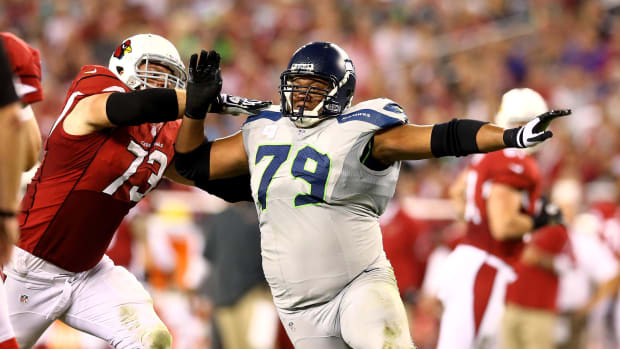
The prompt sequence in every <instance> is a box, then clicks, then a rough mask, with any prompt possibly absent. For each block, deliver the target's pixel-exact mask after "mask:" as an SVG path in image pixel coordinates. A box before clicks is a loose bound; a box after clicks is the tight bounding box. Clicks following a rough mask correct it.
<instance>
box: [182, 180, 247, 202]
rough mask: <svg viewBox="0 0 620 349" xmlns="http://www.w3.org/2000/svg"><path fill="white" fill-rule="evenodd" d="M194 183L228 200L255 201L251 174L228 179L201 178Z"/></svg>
mask: <svg viewBox="0 0 620 349" xmlns="http://www.w3.org/2000/svg"><path fill="white" fill-rule="evenodd" d="M194 183H196V187H198V188H200V189H202V190H204V191H206V192H207V193H209V194H211V195H215V196H217V197H219V198H221V199H224V200H226V201H228V202H239V201H250V202H252V201H253V199H252V189H251V188H250V175H249V174H248V175H243V176H238V177H233V178H226V179H215V180H206V181H203V180H202V179H199V180H197V181H196V182H194Z"/></svg>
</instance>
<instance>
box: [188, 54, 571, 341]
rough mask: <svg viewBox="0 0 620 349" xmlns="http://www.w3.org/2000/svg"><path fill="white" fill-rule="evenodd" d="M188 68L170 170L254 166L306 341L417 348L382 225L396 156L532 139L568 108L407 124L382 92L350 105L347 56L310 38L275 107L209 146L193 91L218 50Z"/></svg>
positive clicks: (294, 320)
mask: <svg viewBox="0 0 620 349" xmlns="http://www.w3.org/2000/svg"><path fill="white" fill-rule="evenodd" d="M189 72H190V79H189V83H188V89H187V103H188V106H192V107H191V108H188V109H187V110H186V113H185V116H184V118H183V124H182V126H181V129H180V130H179V134H178V138H177V143H176V151H177V155H176V161H177V169H178V170H179V172H180V173H181V174H182V175H184V176H185V177H186V178H188V179H194V180H204V179H207V178H209V179H217V178H227V177H230V176H236V175H242V174H247V173H249V174H250V176H251V187H252V199H253V200H254V202H255V204H256V209H257V212H258V215H259V220H260V230H261V249H262V257H263V268H264V271H265V276H266V278H267V281H268V282H269V285H270V287H271V291H272V294H273V298H274V302H275V304H276V306H277V308H278V312H279V315H280V319H281V321H282V323H283V324H284V327H285V328H286V331H287V333H288V335H289V337H290V338H291V340H292V342H293V343H294V345H295V347H296V348H301V349H306V348H313V349H316V348H319V349H320V348H330V349H331V348H349V347H352V348H413V347H414V346H413V343H412V341H411V336H410V334H409V326H408V324H407V318H406V315H405V309H404V307H403V303H402V301H401V299H400V296H399V293H398V289H397V286H396V280H395V278H394V273H393V271H392V268H391V266H390V263H389V261H388V260H387V259H386V257H385V253H384V252H383V246H382V242H381V231H380V229H379V215H381V213H383V211H384V209H385V207H386V205H387V203H388V201H389V200H390V198H391V197H392V195H393V194H394V188H395V184H396V180H397V178H398V171H399V168H400V160H406V159H409V160H411V159H424V158H431V157H440V156H447V155H456V156H462V155H467V154H471V153H478V152H488V151H493V150H498V149H502V148H505V147H509V146H510V147H529V146H532V145H535V144H537V143H539V142H542V141H543V140H545V139H547V138H549V137H551V133H550V132H549V131H546V128H547V126H548V125H549V122H550V121H551V120H552V119H553V118H555V117H557V116H562V115H567V114H568V113H570V112H569V111H556V112H551V113H548V114H544V115H541V116H540V117H539V118H537V119H536V120H534V121H532V122H530V123H528V124H527V125H525V126H524V127H520V128H515V129H509V130H504V129H503V128H500V127H497V126H494V125H491V124H488V123H483V122H479V121H474V120H466V119H462V120H456V119H454V120H452V121H450V122H447V123H444V124H437V125H430V126H417V125H410V124H408V121H407V116H406V115H405V112H404V111H403V109H402V108H401V107H400V106H399V105H398V104H396V103H395V102H393V101H391V100H389V99H374V100H369V101H365V102H361V103H359V104H357V105H355V106H351V102H352V99H353V94H354V91H355V80H356V76H355V69H354V66H353V62H352V61H351V59H350V58H349V57H348V55H347V54H346V53H345V52H344V51H343V50H342V49H341V48H340V47H338V46H336V45H334V44H332V43H328V42H313V43H309V44H307V45H305V46H303V47H301V48H300V49H298V50H297V51H296V52H295V54H294V55H293V57H292V59H291V61H290V62H289V65H288V67H287V69H286V71H284V73H282V75H281V85H280V88H279V90H280V95H281V106H280V108H271V109H269V110H265V111H263V112H262V113H260V114H258V115H255V116H251V117H249V118H248V119H247V121H246V122H245V124H244V125H243V128H242V130H241V132H239V133H236V134H234V135H232V136H230V137H226V138H223V139H218V140H216V141H214V142H211V141H208V140H206V139H205V136H204V132H203V122H204V118H205V115H206V113H207V111H208V110H209V102H210V101H205V100H204V99H202V100H201V99H200V96H199V93H197V94H196V95H194V93H193V89H194V88H195V87H199V86H204V85H207V84H215V81H217V80H218V77H219V76H220V69H219V56H218V54H217V53H216V52H214V51H211V52H205V51H203V52H202V53H201V55H200V59H198V57H197V55H194V56H193V57H192V59H191V61H190V67H189ZM188 110H189V111H191V113H190V112H188Z"/></svg>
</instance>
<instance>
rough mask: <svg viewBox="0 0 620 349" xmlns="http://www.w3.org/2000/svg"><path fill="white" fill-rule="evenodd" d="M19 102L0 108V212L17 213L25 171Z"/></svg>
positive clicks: (22, 128) (22, 129)
mask: <svg viewBox="0 0 620 349" xmlns="http://www.w3.org/2000/svg"><path fill="white" fill-rule="evenodd" d="M20 109H21V106H20V104H19V103H18V102H15V103H11V104H8V105H6V106H3V107H0V211H1V212H2V213H3V214H10V213H15V212H16V211H17V193H18V192H19V184H20V181H21V174H22V170H23V169H24V162H25V157H24V147H23V142H22V138H23V136H24V130H25V129H24V127H23V122H22V121H21V120H20Z"/></svg>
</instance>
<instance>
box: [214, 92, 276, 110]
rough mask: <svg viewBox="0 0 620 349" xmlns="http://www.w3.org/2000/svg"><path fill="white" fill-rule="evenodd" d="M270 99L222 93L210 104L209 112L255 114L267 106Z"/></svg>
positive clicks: (269, 103) (269, 104)
mask: <svg viewBox="0 0 620 349" xmlns="http://www.w3.org/2000/svg"><path fill="white" fill-rule="evenodd" d="M269 106H271V101H260V100H258V99H249V98H245V97H239V96H231V95H227V94H225V93H222V94H221V95H219V96H218V98H217V99H216V100H215V102H214V103H213V104H212V105H211V113H219V114H232V115H239V114H248V115H257V114H260V112H261V111H263V110H265V109H266V108H269Z"/></svg>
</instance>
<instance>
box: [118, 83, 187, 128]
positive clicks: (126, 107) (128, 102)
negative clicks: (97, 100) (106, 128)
mask: <svg viewBox="0 0 620 349" xmlns="http://www.w3.org/2000/svg"><path fill="white" fill-rule="evenodd" d="M106 114H107V115H108V120H110V122H112V123H113V124H114V125H117V126H134V125H140V124H144V123H146V122H166V121H173V120H176V119H177V117H178V116H179V104H178V101H177V93H176V92H175V90H174V89H171V88H150V89H146V90H138V91H131V92H125V93H121V92H115V93H112V94H111V95H110V96H109V97H108V101H107V102H106Z"/></svg>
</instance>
